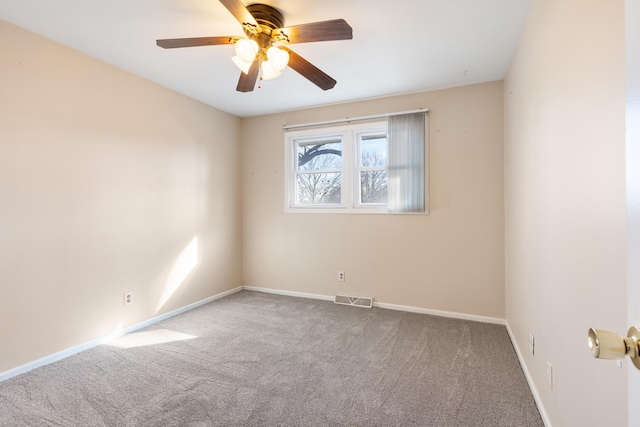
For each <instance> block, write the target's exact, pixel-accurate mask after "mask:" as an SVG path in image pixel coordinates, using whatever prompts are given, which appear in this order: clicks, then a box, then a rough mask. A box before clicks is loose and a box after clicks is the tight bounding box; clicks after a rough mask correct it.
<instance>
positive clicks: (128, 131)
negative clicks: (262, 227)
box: [0, 22, 242, 372]
mask: <svg viewBox="0 0 640 427" xmlns="http://www.w3.org/2000/svg"><path fill="white" fill-rule="evenodd" d="M0 76H1V78H0V372H3V371H5V370H8V369H11V368H14V367H16V366H18V365H21V364H24V363H27V362H30V361H33V360H35V359H37V358H39V357H43V356H46V355H50V354H52V353H54V352H57V351H60V350H63V349H66V348H69V347H71V346H74V345H77V344H80V343H84V342H86V341H89V340H91V339H94V338H97V337H100V336H103V335H105V334H108V333H110V332H112V331H113V330H114V329H116V328H118V327H126V326H129V325H132V324H135V323H138V322H141V321H143V320H146V319H149V318H151V317H153V316H155V315H158V314H161V313H164V312H167V311H170V310H173V309H176V308H178V307H182V306H185V305H187V304H189V303H192V302H195V301H199V300H201V299H204V298H206V297H209V296H212V295H215V294H217V293H219V292H221V291H224V290H227V289H230V288H233V287H236V286H240V285H241V255H242V252H241V246H240V245H241V242H240V239H239V238H238V236H239V235H241V223H240V208H241V205H240V202H241V201H240V198H239V193H240V186H239V177H240V175H239V169H240V167H239V149H238V139H239V135H238V134H239V124H240V123H239V119H238V118H236V117H234V116H231V115H228V114H225V113H222V112H220V111H218V110H215V109H213V108H211V107H208V106H205V105H203V104H200V103H198V102H195V101H193V100H190V99H188V98H186V97H184V96H181V95H178V94H176V93H174V92H171V91H169V90H167V89H163V88H161V87H159V86H157V85H154V84H152V83H150V82H148V81H145V80H142V79H140V78H137V77H134V76H132V75H130V74H128V73H125V72H123V71H121V70H118V69H116V68H114V67H112V66H110V65H107V64H105V63H102V62H99V61H97V60H94V59H92V58H89V57H87V56H85V55H82V54H80V53H77V52H75V51H73V50H70V49H68V48H65V47H62V46H60V45H57V44H55V43H53V42H50V41H48V40H45V39H43V38H41V37H38V36H35V35H33V34H31V33H28V32H26V31H24V30H22V29H19V28H17V27H15V26H12V25H10V24H7V23H3V22H0ZM196 236H197V237H198V243H197V246H198V248H197V249H196V250H190V251H187V252H186V253H185V255H183V257H182V258H179V257H180V254H181V253H182V252H183V250H184V249H185V247H187V246H188V245H189V243H190V242H192V241H193V239H194V238H195V237H196ZM195 245H196V244H194V246H191V249H194V248H195V247H196V246H195ZM177 259H182V261H184V262H183V263H182V264H183V265H182V267H181V268H182V270H180V269H177V270H176V269H173V265H174V263H175V262H176V260H177ZM194 264H197V265H195V267H194ZM192 267H194V268H193V271H190V270H192ZM172 271H173V272H172ZM182 279H184V280H182ZM172 285H174V287H175V286H178V285H179V286H178V287H177V289H176V291H175V293H173V295H172V296H171V297H168V298H167V297H165V296H163V292H164V290H165V288H167V286H172ZM125 291H133V292H134V298H135V300H134V304H133V305H131V306H130V307H127V308H125V307H124V306H123V293H124V292H125ZM167 291H168V292H170V290H167ZM167 296H168V294H167ZM164 299H166V302H165V303H164V304H163V305H161V301H163V300H164Z"/></svg>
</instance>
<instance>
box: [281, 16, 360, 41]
mask: <svg viewBox="0 0 640 427" xmlns="http://www.w3.org/2000/svg"><path fill="white" fill-rule="evenodd" d="M272 35H273V37H274V39H275V40H278V41H282V42H286V43H309V42H323V41H329V40H350V39H352V38H353V29H352V28H351V26H349V24H347V21H345V20H344V19H333V20H331V21H320V22H312V23H310V24H302V25H293V26H291V27H284V28H278V29H276V30H273V34H272Z"/></svg>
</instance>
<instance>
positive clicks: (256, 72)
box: [156, 0, 353, 92]
mask: <svg viewBox="0 0 640 427" xmlns="http://www.w3.org/2000/svg"><path fill="white" fill-rule="evenodd" d="M220 2H221V3H222V4H223V5H224V6H225V7H226V8H227V10H229V12H231V14H232V15H233V16H234V17H235V18H236V19H237V20H238V22H240V24H242V28H243V30H244V33H245V35H246V38H244V37H237V36H223V37H196V38H184V39H162V40H157V41H156V44H157V45H158V46H160V47H162V48H164V49H173V48H180V47H193V46H213V45H222V44H233V45H235V46H234V47H235V53H236V55H235V56H233V57H232V58H231V60H232V61H233V63H234V64H236V66H237V67H238V68H240V70H241V71H242V72H241V74H240V79H239V81H238V86H237V87H236V90H237V91H239V92H251V91H253V89H254V87H255V85H256V81H258V78H259V79H260V80H269V79H273V78H276V77H278V76H279V75H280V74H281V71H282V70H284V69H285V68H286V67H287V65H288V66H289V67H291V68H292V69H293V70H295V71H296V72H298V73H299V74H301V75H302V76H303V77H305V78H306V79H307V80H309V81H310V82H312V83H313V84H315V85H316V86H318V87H319V88H320V89H322V90H328V89H331V88H333V87H334V86H335V84H336V80H335V79H333V78H332V77H330V76H329V75H327V74H326V73H324V72H323V71H322V70H320V69H319V68H317V67H316V66H315V65H313V64H311V63H310V62H309V61H307V60H306V59H304V58H302V57H301V56H300V55H298V54H296V53H295V52H293V51H292V50H291V49H289V48H287V47H285V46H284V45H285V44H294V43H310V42H319V41H331V40H350V39H352V38H353V30H352V28H351V27H350V26H349V24H347V22H346V21H345V20H344V19H334V20H330V21H320V22H312V23H309V24H302V25H294V26H291V27H284V16H283V15H282V13H280V12H279V11H278V10H277V9H275V8H273V7H271V6H268V5H265V4H252V5H249V6H247V7H245V6H244V5H243V4H242V3H241V2H240V0H220Z"/></svg>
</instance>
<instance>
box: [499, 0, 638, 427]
mask: <svg viewBox="0 0 640 427" xmlns="http://www.w3.org/2000/svg"><path fill="white" fill-rule="evenodd" d="M623 6H624V1H623V0H615V1H606V2H605V1H588V2H585V1H582V0H536V1H535V2H534V4H533V8H532V10H531V12H530V16H529V20H528V24H527V27H526V30H525V32H524V34H523V37H522V40H521V42H520V45H519V48H518V52H517V55H516V57H515V59H514V61H513V63H512V65H511V69H510V71H509V73H508V75H507V78H506V80H505V83H504V85H505V87H504V99H505V183H506V184H505V212H506V215H505V216H506V232H505V233H506V248H505V252H506V279H505V280H506V310H507V321H508V323H509V325H510V327H511V329H512V331H513V333H514V335H515V338H516V342H517V345H518V347H519V348H520V349H521V350H522V351H523V353H524V354H525V357H524V360H525V367H526V369H527V370H528V371H529V372H530V373H531V376H532V378H533V381H534V384H535V388H536V389H537V390H538V392H539V394H540V396H541V399H542V402H543V403H544V406H545V408H546V410H547V412H548V414H549V417H550V419H551V421H552V423H553V426H554V427H562V426H587V425H588V426H597V425H608V426H614V425H615V426H626V425H627V419H626V394H625V393H626V383H625V373H624V370H623V369H619V368H617V367H616V364H615V362H613V361H599V360H595V359H593V358H592V357H591V355H590V353H589V351H588V349H587V347H586V334H587V330H588V328H590V327H598V328H602V329H609V330H612V331H618V332H624V331H626V330H627V325H626V310H627V305H626V300H625V295H626V282H625V273H626V263H625V256H626V255H625V249H626V248H625V220H626V206H625V123H624V114H625V113H624V108H625V68H624V67H625V58H624V7H623ZM529 332H533V333H534V334H535V337H536V343H537V344H536V354H535V356H531V355H529V354H528V336H529ZM547 360H549V361H550V362H551V363H552V364H553V366H554V380H555V383H554V387H553V391H552V390H550V388H549V386H548V385H547V382H546V370H545V364H546V361H547ZM625 363H626V362H625Z"/></svg>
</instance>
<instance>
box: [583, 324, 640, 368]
mask: <svg viewBox="0 0 640 427" xmlns="http://www.w3.org/2000/svg"><path fill="white" fill-rule="evenodd" d="M588 345H589V350H590V351H591V354H592V355H593V357H595V358H597V359H624V357H625V356H629V357H630V358H631V361H632V362H633V364H634V365H635V367H636V368H638V369H640V329H638V328H636V327H635V326H632V327H631V328H629V332H628V333H627V338H624V337H622V336H620V335H618V334H616V333H615V332H609V331H603V330H602V329H594V328H591V329H589V338H588Z"/></svg>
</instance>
